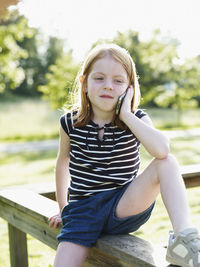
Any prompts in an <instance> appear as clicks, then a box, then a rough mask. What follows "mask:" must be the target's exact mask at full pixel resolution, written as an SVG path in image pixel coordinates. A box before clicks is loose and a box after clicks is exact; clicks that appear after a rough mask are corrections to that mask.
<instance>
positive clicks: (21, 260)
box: [8, 224, 28, 267]
mask: <svg viewBox="0 0 200 267" xmlns="http://www.w3.org/2000/svg"><path fill="white" fill-rule="evenodd" d="M8 233H9V247H10V263H11V267H19V266H20V267H28V253H27V240H26V234H25V233H24V232H22V231H20V230H19V229H17V228H16V227H14V226H13V225H11V224H8Z"/></svg>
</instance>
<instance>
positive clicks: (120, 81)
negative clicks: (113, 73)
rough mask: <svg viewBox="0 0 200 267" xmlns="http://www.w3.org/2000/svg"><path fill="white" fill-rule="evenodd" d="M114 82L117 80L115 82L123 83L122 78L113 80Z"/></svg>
mask: <svg viewBox="0 0 200 267" xmlns="http://www.w3.org/2000/svg"><path fill="white" fill-rule="evenodd" d="M115 82H117V83H123V81H122V80H118V79H117V80H115Z"/></svg>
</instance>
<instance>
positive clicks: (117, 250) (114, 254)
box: [0, 165, 200, 267]
mask: <svg viewBox="0 0 200 267" xmlns="http://www.w3.org/2000/svg"><path fill="white" fill-rule="evenodd" d="M182 175H183V178H184V181H185V184H186V186H187V187H193V186H199V185H200V165H190V166H185V167H183V168H182ZM30 189H31V190H30ZM53 199H55V187H54V185H53V184H39V185H34V186H30V185H28V186H26V188H25V187H15V188H9V189H4V190H1V191H0V216H1V217H2V218H4V219H5V220H6V221H7V222H8V230H9V245H10V258H11V267H28V255H27V240H26V234H30V235H32V236H33V237H35V238H36V239H38V240H40V241H41V242H43V243H45V244H46V245H48V246H49V247H51V248H53V249H56V248H57V241H56V235H57V234H58V233H59V231H60V229H54V228H49V226H48V218H49V217H50V216H52V215H54V214H56V213H58V205H57V203H56V201H55V200H53ZM165 253H166V251H165V248H163V247H161V246H157V245H153V244H151V243H150V242H148V241H145V240H142V239H140V238H138V237H135V236H134V235H116V236H110V235H105V236H101V237H100V238H99V240H98V241H97V243H96V245H95V247H93V248H92V249H91V250H90V252H89V255H88V257H87V261H86V263H85V264H84V266H87V267H96V266H97V267H108V266H109V267H112V266H113V267H122V266H127V267H128V266H132V267H134V266H135V267H141V266H147V267H148V266H157V267H166V266H169V265H168V264H167V262H166V261H165ZM171 266H172V265H171Z"/></svg>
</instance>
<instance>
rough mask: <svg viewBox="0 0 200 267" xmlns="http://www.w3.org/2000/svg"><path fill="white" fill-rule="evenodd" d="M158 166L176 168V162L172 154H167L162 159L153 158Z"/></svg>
mask: <svg viewBox="0 0 200 267" xmlns="http://www.w3.org/2000/svg"><path fill="white" fill-rule="evenodd" d="M155 160H156V164H157V166H158V167H167V168H177V167H178V162H177V160H176V158H175V157H174V156H173V155H172V154H168V155H167V157H165V158H163V159H155Z"/></svg>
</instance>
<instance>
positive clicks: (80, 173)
mask: <svg viewBox="0 0 200 267" xmlns="http://www.w3.org/2000/svg"><path fill="white" fill-rule="evenodd" d="M74 115H75V113H73V112H70V113H67V114H64V115H63V116H61V119H60V122H61V125H62V127H63V129H64V131H65V132H66V133H67V135H68V136H69V137H70V164H69V170H70V175H71V184H70V187H69V193H70V201H77V200H79V199H84V198H86V197H88V196H91V195H94V194H96V193H98V192H101V191H106V190H113V189H116V188H119V187H122V186H124V185H125V184H127V183H129V182H130V181H132V180H133V179H134V178H135V177H136V175H137V172H138V169H139V165H140V157H139V147H140V143H139V141H138V139H137V138H136V137H135V136H134V134H133V133H132V132H131V131H130V130H129V129H128V130H122V129H120V128H118V127H117V126H112V125H111V124H106V125H105V127H104V138H103V140H102V141H100V140H99V138H98V125H97V124H95V123H94V122H93V121H90V122H89V123H88V125H86V126H85V127H82V128H77V127H74V126H73V124H74V122H75V121H74V120H73V117H74ZM135 115H136V116H137V117H138V118H142V117H143V116H145V115H146V113H144V112H143V111H142V110H138V111H137V112H136V114H135Z"/></svg>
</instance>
